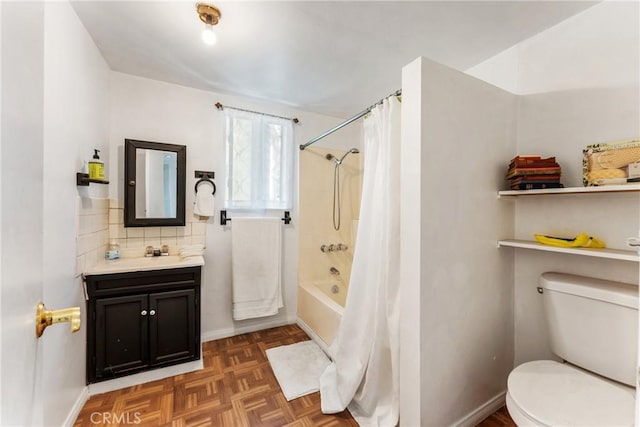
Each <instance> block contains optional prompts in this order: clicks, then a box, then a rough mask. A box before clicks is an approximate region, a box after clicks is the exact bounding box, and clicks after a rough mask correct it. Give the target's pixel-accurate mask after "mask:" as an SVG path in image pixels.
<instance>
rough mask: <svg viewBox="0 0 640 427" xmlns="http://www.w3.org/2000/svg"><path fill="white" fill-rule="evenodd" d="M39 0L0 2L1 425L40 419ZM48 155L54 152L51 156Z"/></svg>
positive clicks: (41, 44)
mask: <svg viewBox="0 0 640 427" xmlns="http://www.w3.org/2000/svg"><path fill="white" fill-rule="evenodd" d="M43 27H44V2H0V41H1V43H0V64H2V67H0V70H1V74H0V79H1V80H0V82H1V84H0V117H1V121H0V140H1V142H2V144H1V148H0V150H1V151H0V188H1V192H0V219H1V226H0V230H1V234H0V236H1V237H0V247H1V249H0V340H1V341H0V379H1V391H0V425H2V426H33V425H44V422H43V416H42V413H43V411H42V396H41V390H42V387H41V383H42V381H41V378H42V372H41V366H42V354H41V351H40V349H41V344H40V342H39V341H38V339H37V338H36V335H35V309H36V304H37V303H38V302H39V301H40V299H41V297H42V281H43V274H42V269H43V253H42V252H43V251H42V242H43V235H42V223H43V209H42V205H43V196H42V185H43V182H42V165H43V159H42V152H43V140H44V137H43V90H42V82H43V75H44V72H43V60H44V59H43V58H44V56H43V50H44V30H43ZM52 160H53V159H52Z"/></svg>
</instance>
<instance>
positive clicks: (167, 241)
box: [160, 237, 178, 248]
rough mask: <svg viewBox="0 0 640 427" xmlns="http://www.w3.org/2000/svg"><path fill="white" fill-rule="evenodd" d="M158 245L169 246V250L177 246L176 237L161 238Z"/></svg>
mask: <svg viewBox="0 0 640 427" xmlns="http://www.w3.org/2000/svg"><path fill="white" fill-rule="evenodd" d="M160 244H162V245H169V248H173V247H175V246H177V245H178V239H177V238H176V237H161V238H160Z"/></svg>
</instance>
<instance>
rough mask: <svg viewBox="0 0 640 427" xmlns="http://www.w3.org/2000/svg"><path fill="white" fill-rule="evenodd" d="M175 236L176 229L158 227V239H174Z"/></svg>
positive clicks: (176, 233)
mask: <svg viewBox="0 0 640 427" xmlns="http://www.w3.org/2000/svg"><path fill="white" fill-rule="evenodd" d="M177 235H178V230H177V229H176V227H160V237H176V236H177Z"/></svg>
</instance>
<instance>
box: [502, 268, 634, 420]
mask: <svg viewBox="0 0 640 427" xmlns="http://www.w3.org/2000/svg"><path fill="white" fill-rule="evenodd" d="M538 290H539V292H541V295H542V298H543V305H544V311H545V317H546V320H547V325H548V327H549V332H550V337H551V350H552V351H553V353H554V354H555V355H556V356H558V357H559V358H560V359H562V360H564V362H557V361H554V360H537V361H533V362H527V363H523V364H522V365H520V366H518V367H516V368H515V369H514V370H513V371H511V373H510V374H509V379H508V381H507V396H506V401H507V410H508V411H509V414H510V415H511V418H513V420H514V421H515V423H516V424H517V425H518V426H519V427H522V426H566V427H569V426H581V427H583V426H633V425H634V406H635V393H636V391H635V383H636V364H637V349H638V287H637V286H634V285H629V284H625V283H619V282H611V281H606V280H599V279H593V278H589V277H582V276H574V275H569V274H561V273H544V274H542V275H541V277H540V288H538Z"/></svg>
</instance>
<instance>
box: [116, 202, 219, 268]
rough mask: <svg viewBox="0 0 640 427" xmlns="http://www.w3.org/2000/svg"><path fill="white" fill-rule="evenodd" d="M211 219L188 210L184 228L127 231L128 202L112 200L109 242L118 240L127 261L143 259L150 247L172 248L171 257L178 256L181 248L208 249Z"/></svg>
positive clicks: (153, 228) (152, 228)
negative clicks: (137, 257) (185, 246)
mask: <svg viewBox="0 0 640 427" xmlns="http://www.w3.org/2000/svg"><path fill="white" fill-rule="evenodd" d="M206 223H207V218H206V217H200V216H198V215H194V213H193V210H191V209H186V224H185V226H184V227H127V228H125V227H124V202H123V201H122V200H118V199H111V200H110V206H109V226H108V229H109V239H116V240H117V241H118V243H119V244H120V250H121V252H122V255H123V256H125V257H134V256H142V255H143V254H144V248H145V247H147V246H153V247H160V246H161V245H169V253H170V254H171V255H177V254H178V250H179V248H180V246H183V245H196V244H201V245H204V244H205V241H206V232H207V225H206Z"/></svg>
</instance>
